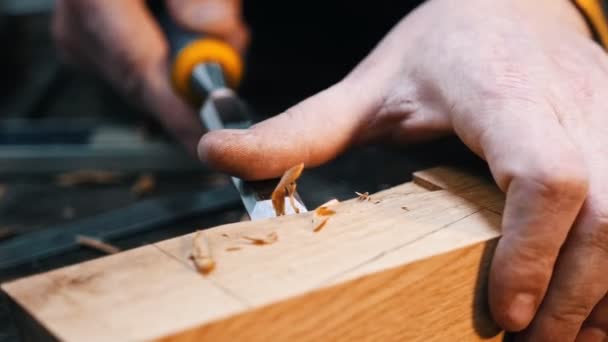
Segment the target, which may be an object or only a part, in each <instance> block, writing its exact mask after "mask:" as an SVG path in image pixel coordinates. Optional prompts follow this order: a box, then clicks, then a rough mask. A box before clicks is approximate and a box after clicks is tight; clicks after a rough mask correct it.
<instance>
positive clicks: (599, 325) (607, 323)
mask: <svg viewBox="0 0 608 342" xmlns="http://www.w3.org/2000/svg"><path fill="white" fill-rule="evenodd" d="M606 339H608V296H605V297H604V298H603V299H602V301H601V302H599V303H598V304H597V306H596V307H595V309H593V311H592V312H591V315H590V316H589V318H587V321H586V322H585V323H584V324H583V328H582V329H581V331H580V333H579V334H578V337H577V338H576V341H577V342H596V341H598V342H603V341H606Z"/></svg>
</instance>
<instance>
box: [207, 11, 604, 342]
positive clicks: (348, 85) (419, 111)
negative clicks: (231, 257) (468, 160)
mask: <svg viewBox="0 0 608 342" xmlns="http://www.w3.org/2000/svg"><path fill="white" fill-rule="evenodd" d="M607 98H608V58H607V55H606V54H605V53H604V51H603V50H602V49H601V48H600V47H599V46H598V45H597V44H595V43H594V42H593V41H592V40H591V39H590V33H589V31H588V28H587V27H586V25H585V22H584V20H583V18H582V17H581V16H580V14H579V13H578V12H577V10H576V9H575V8H574V7H573V6H572V5H571V3H570V2H569V1H567V0H535V1H530V0H494V1H486V0H469V1H466V2H464V1H458V0H432V1H428V2H426V3H425V4H424V5H422V6H421V7H419V8H418V9H417V10H416V11H414V12H413V13H411V14H410V15H408V16H407V17H406V18H405V19H404V20H403V21H402V22H401V23H400V24H398V25H397V26H396V27H395V28H394V29H393V31H392V32H390V33H389V34H388V35H387V36H386V38H385V39H384V40H383V41H382V42H381V43H380V44H379V46H378V47H377V48H376V49H375V50H374V51H373V52H372V53H371V54H370V55H369V56H368V57H367V58H366V59H365V60H364V61H363V62H362V63H361V64H360V65H359V66H358V67H357V68H355V70H353V71H352V73H350V74H349V75H348V76H347V77H346V78H345V79H344V80H342V81H341V82H339V83H338V84H336V85H334V86H332V87H330V88H329V89H327V90H324V91H322V92H321V93H319V94H317V95H315V96H313V97H311V98H309V99H307V100H305V101H303V102H301V103H299V104H298V105H296V106H294V107H293V108H290V109H288V110H287V111H286V112H284V113H282V114H280V115H278V116H277V117H274V118H272V119H269V120H267V121H265V122H261V123H259V124H257V125H255V126H254V127H252V128H251V129H249V130H223V131H215V132H210V133H208V134H206V135H205V136H203V138H202V140H201V141H200V143H199V146H198V151H199V155H200V157H201V158H202V159H203V160H206V161H208V162H209V163H210V164H211V165H212V166H215V167H216V168H218V169H220V170H223V171H226V172H229V173H232V174H235V175H238V176H241V177H244V178H249V179H258V178H266V177H271V176H277V175H279V174H281V173H282V172H283V171H284V170H285V169H286V168H288V167H290V166H292V165H295V164H297V163H299V162H301V161H304V162H305V164H306V165H307V166H308V167H311V166H316V165H319V164H321V163H324V162H326V161H328V160H330V159H332V158H334V157H335V156H336V155H338V154H339V153H341V152H342V151H344V150H345V149H347V148H348V147H349V146H351V145H353V144H357V143H365V142H370V141H378V140H388V141H393V142H398V143H411V142H419V141H424V140H428V139H432V138H435V137H438V136H441V135H446V134H452V133H455V134H456V135H458V136H459V137H460V139H462V141H463V142H464V143H465V144H467V146H468V147H469V148H470V149H471V150H473V151H474V152H475V153H477V154H478V155H479V156H481V157H482V158H484V159H485V160H486V161H487V162H488V164H489V166H490V169H491V171H492V174H493V176H494V178H495V180H496V182H497V184H498V185H499V187H500V188H501V189H502V190H503V191H505V192H506V194H507V200H506V207H505V211H504V216H503V223H502V224H503V237H502V239H501V240H500V242H499V245H498V247H497V249H496V254H495V257H494V260H493V264H492V268H491V272H490V279H489V282H490V291H489V301H490V306H491V309H492V313H493V316H494V318H495V319H496V321H497V322H498V323H499V324H500V325H502V326H503V327H504V328H505V329H507V330H509V331H521V333H520V334H519V337H521V338H524V339H529V340H531V341H571V340H574V339H575V338H577V336H578V338H589V339H591V340H598V341H601V340H603V339H604V338H606V333H607V329H608V299H607V297H606V293H607V290H608V159H607V158H606V156H607V155H608V115H606V114H607V113H608V102H607V101H606V99H607ZM260 160H264V163H260V162H259V161H260Z"/></svg>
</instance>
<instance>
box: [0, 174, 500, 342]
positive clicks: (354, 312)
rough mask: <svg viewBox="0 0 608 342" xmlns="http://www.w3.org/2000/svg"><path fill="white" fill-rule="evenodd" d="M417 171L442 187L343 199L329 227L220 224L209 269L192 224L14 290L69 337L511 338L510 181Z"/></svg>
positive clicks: (46, 323)
mask: <svg viewBox="0 0 608 342" xmlns="http://www.w3.org/2000/svg"><path fill="white" fill-rule="evenodd" d="M417 178H418V179H423V180H424V181H426V182H428V183H429V184H434V185H435V189H434V191H429V190H428V184H425V185H426V186H420V185H419V184H417V183H415V182H413V183H407V184H404V185H401V186H398V187H395V188H392V189H388V190H386V191H382V192H380V193H377V194H374V195H372V196H371V199H370V200H367V201H362V200H359V199H353V200H350V201H346V202H343V203H340V204H338V205H336V206H333V207H332V209H333V210H335V211H336V214H335V215H333V216H330V219H329V221H328V223H327V224H326V225H325V227H324V228H323V229H322V230H321V231H319V232H317V233H315V232H313V214H312V213H306V214H301V215H295V216H287V217H281V218H277V219H271V220H264V221H255V222H240V223H236V224H230V225H224V226H220V227H215V228H212V229H209V230H206V231H205V236H206V237H207V239H208V242H209V246H210V248H211V251H212V254H213V257H214V259H215V260H216V262H217V268H216V270H214V271H213V272H212V273H211V274H209V275H208V276H202V275H200V274H198V273H197V272H196V270H195V269H194V267H193V265H192V263H191V261H190V260H189V259H188V257H189V254H190V252H191V250H192V238H193V234H189V235H186V236H182V237H178V238H175V239H171V240H167V241H163V242H160V243H157V244H154V245H150V246H145V247H142V248H139V249H135V250H132V251H128V252H125V253H120V254H116V255H112V256H108V257H105V258H101V259H97V260H94V261H91V262H86V263H83V264H80V265H75V266H70V267H66V268H63V269H59V270H55V271H51V272H48V273H44V274H40V275H36V276H33V277H29V278H24V279H21V280H17V281H14V282H11V283H8V284H4V285H3V286H2V289H3V290H4V291H5V292H6V293H7V294H8V295H9V296H10V297H11V298H12V299H13V300H14V301H15V302H16V303H17V304H18V305H19V306H20V307H22V308H23V309H24V310H25V311H26V312H28V313H29V315H30V316H31V317H32V318H33V319H34V320H36V321H37V322H38V323H40V325H42V326H43V327H44V328H45V329H46V330H47V331H48V335H49V336H52V337H55V338H59V339H61V340H66V341H81V340H87V341H117V340H164V341H199V340H210V341H222V340H247V341H249V340H251V341H266V340H273V341H274V340H277V341H288V340H306V341H312V340H319V339H327V340H344V341H345V340H358V339H366V340H388V341H391V340H394V341H404V340H408V341H409V340H413V341H433V340H437V341H444V340H467V341H478V340H497V341H498V340H500V339H501V338H502V337H501V334H500V333H499V330H498V329H497V327H496V326H495V325H494V324H493V323H492V322H491V320H490V319H489V314H488V310H487V307H486V300H485V282H486V271H487V265H488V263H489V260H490V258H491V255H492V252H493V247H494V244H495V241H496V238H497V237H498V236H499V228H500V214H499V213H500V212H497V211H496V210H495V209H496V208H498V206H497V204H496V203H494V202H492V201H496V202H498V201H499V200H498V199H499V198H500V194H499V191H498V190H497V189H496V188H493V187H492V186H491V185H488V184H485V183H484V182H482V181H479V180H477V179H476V178H466V177H465V176H464V175H461V174H458V173H457V172H456V171H453V170H446V169H442V168H439V169H433V170H431V171H429V172H424V173H419V174H417ZM471 189H473V190H474V191H471ZM461 194H464V195H461ZM497 198H498V199H497ZM486 201H489V202H490V203H491V205H490V206H486V204H487V203H486ZM270 232H276V233H277V234H278V236H279V239H278V241H277V242H276V243H273V244H270V245H264V246H257V245H253V244H251V243H250V242H249V241H247V240H246V239H243V236H264V235H266V234H267V233H270ZM27 319H31V318H27ZM25 333H27V331H26V332H25Z"/></svg>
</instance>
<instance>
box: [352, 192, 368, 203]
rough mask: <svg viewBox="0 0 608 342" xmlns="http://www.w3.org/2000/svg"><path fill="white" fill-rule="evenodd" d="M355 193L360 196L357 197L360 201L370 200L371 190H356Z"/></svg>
mask: <svg viewBox="0 0 608 342" xmlns="http://www.w3.org/2000/svg"><path fill="white" fill-rule="evenodd" d="M355 194H357V196H359V197H357V199H358V200H360V201H369V200H370V197H369V192H367V191H366V192H364V193H360V192H357V191H355Z"/></svg>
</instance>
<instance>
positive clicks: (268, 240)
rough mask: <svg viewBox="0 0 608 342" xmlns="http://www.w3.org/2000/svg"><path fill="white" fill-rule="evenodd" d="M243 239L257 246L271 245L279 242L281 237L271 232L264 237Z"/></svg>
mask: <svg viewBox="0 0 608 342" xmlns="http://www.w3.org/2000/svg"><path fill="white" fill-rule="evenodd" d="M243 239H245V240H247V241H249V242H251V244H253V245H256V246H263V245H271V244H273V243H275V242H277V241H278V240H279V235H278V234H277V233H276V232H270V233H268V234H267V235H266V236H264V237H255V236H243Z"/></svg>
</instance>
